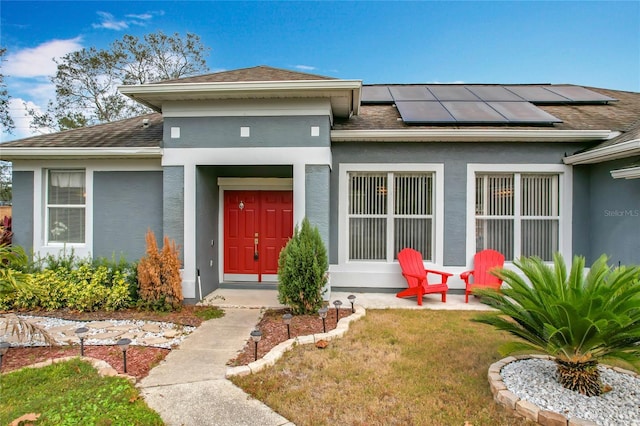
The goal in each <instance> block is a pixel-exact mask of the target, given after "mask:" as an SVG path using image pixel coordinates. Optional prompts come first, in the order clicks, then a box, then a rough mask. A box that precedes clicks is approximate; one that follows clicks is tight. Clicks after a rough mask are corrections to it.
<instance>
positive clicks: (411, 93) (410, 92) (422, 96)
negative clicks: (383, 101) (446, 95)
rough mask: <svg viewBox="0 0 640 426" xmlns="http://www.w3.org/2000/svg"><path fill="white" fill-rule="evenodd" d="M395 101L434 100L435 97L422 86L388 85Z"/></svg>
mask: <svg viewBox="0 0 640 426" xmlns="http://www.w3.org/2000/svg"><path fill="white" fill-rule="evenodd" d="M389 91H390V92H391V96H393V99H394V100H395V101H435V100H436V98H435V97H434V96H433V95H432V94H431V92H429V91H427V89H426V88H425V87H424V86H413V85H411V86H390V87H389Z"/></svg>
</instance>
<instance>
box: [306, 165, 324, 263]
mask: <svg viewBox="0 0 640 426" xmlns="http://www.w3.org/2000/svg"><path fill="white" fill-rule="evenodd" d="M329 171H330V169H329V166H328V165H313V164H307V166H306V169H305V172H306V175H305V182H306V194H307V195H306V197H305V208H306V215H307V218H308V219H309V222H310V223H311V225H313V226H317V227H318V231H320V237H322V242H323V243H324V246H325V247H326V248H327V254H328V253H329Z"/></svg>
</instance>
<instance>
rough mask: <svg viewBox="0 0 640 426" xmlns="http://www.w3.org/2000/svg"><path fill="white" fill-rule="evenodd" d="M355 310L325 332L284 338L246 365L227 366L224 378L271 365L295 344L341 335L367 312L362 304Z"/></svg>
mask: <svg viewBox="0 0 640 426" xmlns="http://www.w3.org/2000/svg"><path fill="white" fill-rule="evenodd" d="M354 308H355V312H354V313H352V314H351V315H349V316H347V317H344V318H342V319H340V321H338V324H337V326H336V328H335V329H333V330H331V331H328V332H327V333H318V334H310V335H307V336H297V337H294V338H291V339H289V340H286V341H284V342H282V343H280V344H278V345H276V346H274V347H273V348H271V350H270V351H269V353H267V354H266V355H265V356H264V357H262V358H260V359H259V360H257V361H254V362H251V363H249V364H248V365H240V366H237V367H229V368H227V373H226V375H225V377H226V378H229V377H233V376H248V375H250V374H253V373H257V372H258V371H262V370H264V369H265V368H267V367H271V366H273V365H274V364H275V363H276V361H278V360H279V359H280V358H282V356H283V355H284V353H285V352H287V351H290V350H291V349H292V348H293V347H295V346H297V345H308V344H312V343H316V342H317V341H318V340H326V341H331V340H333V339H337V338H340V337H343V336H344V335H345V334H346V333H347V331H348V330H349V324H350V323H351V322H352V321H357V320H359V319H360V318H362V317H363V316H365V315H366V314H367V311H366V310H365V309H364V308H363V307H362V306H355V307H354Z"/></svg>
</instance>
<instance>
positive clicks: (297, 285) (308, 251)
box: [278, 218, 329, 315]
mask: <svg viewBox="0 0 640 426" xmlns="http://www.w3.org/2000/svg"><path fill="white" fill-rule="evenodd" d="M328 269H329V262H328V260H327V249H326V248H325V246H324V243H323V242H322V238H321V237H320V232H319V231H318V228H317V227H312V226H311V223H310V222H309V219H307V218H304V220H303V221H302V227H301V228H298V226H296V228H295V230H294V232H293V237H291V239H290V240H289V242H288V243H287V245H286V246H285V247H284V248H283V249H282V251H281V252H280V257H279V258H278V301H279V302H280V303H283V304H285V305H287V306H289V307H290V308H291V312H292V313H293V314H295V315H297V314H312V313H315V312H317V310H318V309H319V308H321V307H322V293H323V290H322V289H323V287H324V286H325V284H326V283H327V280H328V275H327V270H328Z"/></svg>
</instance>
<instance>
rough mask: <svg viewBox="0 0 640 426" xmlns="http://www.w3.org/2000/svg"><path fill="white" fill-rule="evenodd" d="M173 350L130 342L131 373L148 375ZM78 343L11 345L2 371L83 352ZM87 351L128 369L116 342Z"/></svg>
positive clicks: (128, 361) (89, 347)
mask: <svg viewBox="0 0 640 426" xmlns="http://www.w3.org/2000/svg"><path fill="white" fill-rule="evenodd" d="M168 353H169V349H162V348H152V347H148V346H130V347H129V349H128V350H127V374H128V375H130V376H134V377H135V378H136V379H137V380H140V379H142V378H143V377H146V376H147V374H149V370H151V369H152V368H153V367H155V366H156V365H157V364H158V363H159V362H160V361H162V360H163V359H164V357H166V356H167V354H168ZM79 355H80V348H79V347H78V346H53V347H49V346H40V347H29V348H9V350H8V351H7V353H6V354H5V355H4V356H3V357H2V370H0V371H1V372H2V373H6V372H8V371H13V370H17V369H19V368H22V367H25V366H27V365H31V364H35V363H38V362H42V361H46V360H48V359H55V358H64V357H66V356H79ZM84 355H85V356H88V357H91V358H96V359H101V360H103V361H106V362H108V363H109V365H111V366H112V367H113V368H115V369H116V371H117V372H118V373H124V364H123V358H122V351H121V350H120V348H118V347H116V346H85V347H84Z"/></svg>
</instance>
